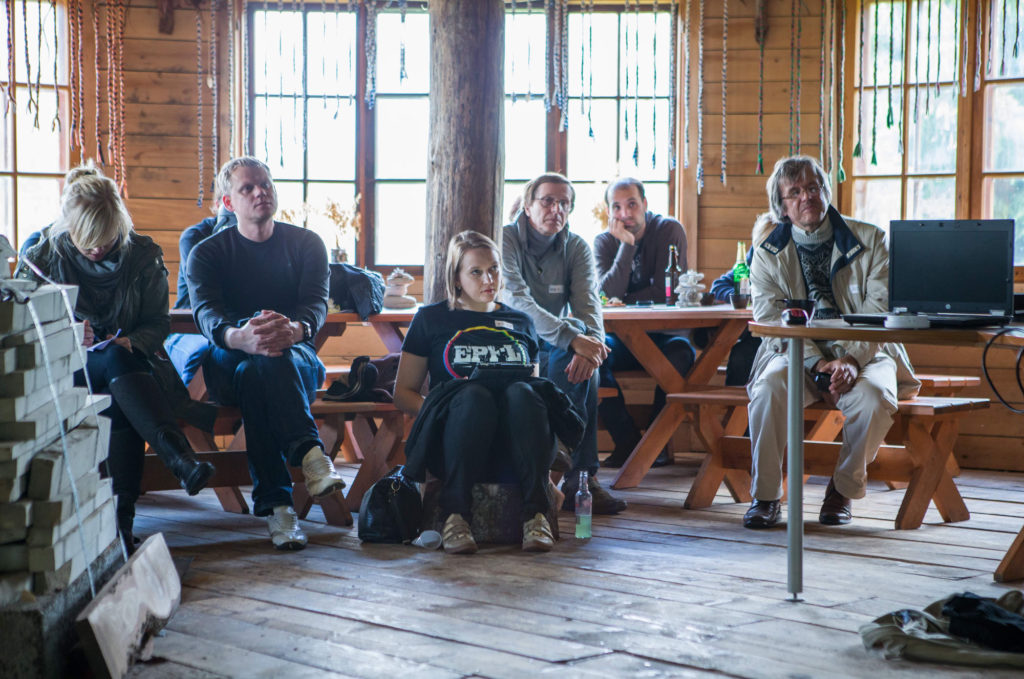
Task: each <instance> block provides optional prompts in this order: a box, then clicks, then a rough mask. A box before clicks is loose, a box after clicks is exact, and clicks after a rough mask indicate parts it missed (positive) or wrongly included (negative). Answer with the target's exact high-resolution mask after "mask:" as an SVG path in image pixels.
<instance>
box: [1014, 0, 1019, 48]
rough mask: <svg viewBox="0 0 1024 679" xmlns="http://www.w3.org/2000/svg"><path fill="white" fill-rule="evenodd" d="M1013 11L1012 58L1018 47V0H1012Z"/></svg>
mask: <svg viewBox="0 0 1024 679" xmlns="http://www.w3.org/2000/svg"><path fill="white" fill-rule="evenodd" d="M1013 13H1014V15H1015V16H1016V20H1015V23H1014V29H1013V58H1014V59H1016V58H1017V54H1018V48H1019V47H1020V0H1014V3H1013Z"/></svg>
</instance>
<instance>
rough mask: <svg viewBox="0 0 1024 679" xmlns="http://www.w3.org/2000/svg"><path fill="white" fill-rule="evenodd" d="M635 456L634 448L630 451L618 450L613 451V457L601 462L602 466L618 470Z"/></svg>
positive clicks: (610, 456)
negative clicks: (631, 456)
mask: <svg viewBox="0 0 1024 679" xmlns="http://www.w3.org/2000/svg"><path fill="white" fill-rule="evenodd" d="M632 454H633V450H632V448H631V449H629V450H621V449H619V448H616V449H615V450H613V451H612V453H611V455H609V456H608V457H606V458H604V459H603V460H601V466H602V467H607V468H609V469H618V468H619V467H621V466H622V465H624V464H626V460H628V459H629V456H630V455H632Z"/></svg>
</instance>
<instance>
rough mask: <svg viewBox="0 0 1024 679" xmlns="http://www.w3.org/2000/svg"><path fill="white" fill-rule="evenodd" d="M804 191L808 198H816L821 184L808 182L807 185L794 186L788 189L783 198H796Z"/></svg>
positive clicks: (819, 192) (819, 193)
mask: <svg viewBox="0 0 1024 679" xmlns="http://www.w3.org/2000/svg"><path fill="white" fill-rule="evenodd" d="M804 193H806V194H807V197H808V198H817V197H818V196H820V195H821V184H808V185H807V186H803V187H801V186H794V187H793V188H791V189H790V190H789V193H787V194H786V195H785V196H783V197H782V198H783V200H797V199H798V198H800V196H802V195H803V194H804Z"/></svg>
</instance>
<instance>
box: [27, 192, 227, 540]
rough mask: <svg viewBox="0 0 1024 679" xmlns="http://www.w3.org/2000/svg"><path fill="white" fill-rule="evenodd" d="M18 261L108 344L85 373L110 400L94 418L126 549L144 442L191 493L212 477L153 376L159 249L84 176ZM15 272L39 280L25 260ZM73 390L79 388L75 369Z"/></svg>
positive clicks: (87, 340) (87, 339)
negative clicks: (66, 296)
mask: <svg viewBox="0 0 1024 679" xmlns="http://www.w3.org/2000/svg"><path fill="white" fill-rule="evenodd" d="M23 259H27V260H28V261H30V262H32V264H33V265H34V266H35V267H36V268H37V269H38V270H39V271H40V272H41V273H42V274H43V275H45V277H46V278H49V279H50V280H52V281H54V282H56V283H66V284H71V285H77V286H78V297H77V302H76V304H75V316H76V317H77V318H78V319H80V320H81V321H82V322H83V325H84V327H85V334H84V338H83V341H82V345H83V346H86V347H92V346H93V345H96V344H99V343H100V342H103V341H106V340H109V341H110V342H109V344H107V345H106V346H105V347H104V348H102V349H99V348H97V349H96V350H94V351H89V352H88V355H87V363H86V367H85V371H88V375H89V381H90V383H91V385H92V389H93V391H94V392H96V393H107V394H110V395H111V396H112V397H113V403H112V404H111V406H110V407H109V408H107V409H106V410H104V411H103V412H102V413H101V414H102V415H105V416H107V417H109V418H110V420H111V432H110V447H109V452H108V457H107V462H106V471H107V473H108V474H109V476H110V477H111V478H112V480H113V486H114V494H115V495H116V496H117V525H118V532H119V533H120V534H121V539H122V540H123V541H124V544H125V547H126V549H127V550H128V552H129V553H131V552H132V551H134V540H133V536H132V524H133V521H134V518H135V502H136V500H137V499H138V497H139V492H140V486H141V481H142V469H143V456H144V453H145V444H146V443H149V445H150V446H152V448H153V450H154V451H155V452H156V454H157V455H158V457H159V458H160V460H161V461H162V462H163V463H164V464H165V465H167V467H168V469H170V470H171V472H173V473H174V475H175V476H176V477H177V478H178V480H179V481H180V482H181V486H182V488H184V489H185V490H186V491H188V493H189V495H195V494H196V493H198V492H199V491H200V490H202V489H203V488H204V487H205V486H206V483H207V481H208V480H209V479H210V476H211V475H212V474H213V471H214V469H213V465H211V464H210V463H208V462H202V463H200V462H197V461H196V459H195V454H194V453H193V451H192V447H191V446H190V445H189V443H188V441H187V440H186V439H185V436H184V434H182V432H181V430H180V429H179V428H178V425H177V421H176V420H175V417H174V415H173V413H172V410H171V406H170V403H169V401H168V397H167V395H166V394H167V391H168V390H169V388H170V387H169V386H168V385H166V384H161V382H159V381H158V380H157V378H156V377H154V373H153V370H154V368H153V361H154V360H156V359H155V354H156V352H157V351H159V350H160V349H161V348H162V346H163V341H164V338H165V337H167V333H168V331H169V330H170V316H169V315H168V313H167V303H168V287H167V269H165V268H164V261H163V252H162V251H161V250H160V246H159V245H157V244H156V243H155V242H153V239H151V238H149V237H148V236H143V235H141V234H139V233H136V232H135V230H134V228H133V227H132V221H131V217H130V216H129V215H128V211H127V210H126V209H125V206H124V203H123V202H122V201H121V197H120V195H119V194H118V191H117V185H116V184H115V183H114V182H113V181H112V180H111V179H109V178H107V177H102V176H89V177H83V178H81V179H79V180H78V181H77V182H75V183H74V184H72V185H70V186H68V187H67V189H66V190H65V192H64V196H63V202H62V210H61V216H60V217H59V218H58V219H57V221H56V222H55V223H54V225H53V227H52V228H51V230H50V233H49V235H48V236H47V237H46V238H44V239H43V240H41V241H40V242H39V243H37V244H36V245H35V246H33V247H32V248H31V249H30V250H29V251H28V252H27V253H25V255H24V256H23ZM19 275H23V276H25V277H27V278H34V279H36V280H41V276H39V275H38V274H37V273H36V271H35V270H34V269H32V268H31V267H29V266H28V265H27V264H25V263H24V262H22V266H21V269H20V270H19ZM172 372H173V370H172ZM75 384H76V385H77V386H85V375H84V374H83V371H81V370H80V371H78V372H77V373H76V374H75Z"/></svg>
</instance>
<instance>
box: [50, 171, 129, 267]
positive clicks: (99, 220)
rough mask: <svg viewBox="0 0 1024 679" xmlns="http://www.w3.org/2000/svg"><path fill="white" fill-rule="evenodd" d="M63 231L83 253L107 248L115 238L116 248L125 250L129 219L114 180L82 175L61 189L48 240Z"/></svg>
mask: <svg viewBox="0 0 1024 679" xmlns="http://www.w3.org/2000/svg"><path fill="white" fill-rule="evenodd" d="M65 231H66V232H67V233H68V235H69V236H70V237H71V241H72V242H73V243H74V244H75V246H76V247H79V248H81V249H83V250H90V249H92V248H97V247H102V246H104V245H108V244H109V243H111V242H113V241H114V240H115V239H116V240H117V241H118V247H128V243H129V241H128V238H129V236H130V235H131V233H132V231H133V227H132V218H131V217H130V216H129V215H128V210H127V209H126V208H125V206H124V202H123V201H122V200H121V196H120V194H119V193H118V191H117V184H115V183H114V180H112V179H110V178H108V177H104V176H101V175H98V174H97V175H83V176H81V177H79V178H78V179H77V180H76V181H75V182H73V183H71V184H69V185H67V186H66V187H64V196H63V200H62V203H61V216H60V217H59V218H58V219H57V221H56V222H55V223H54V228H53V232H52V234H51V237H55V236H57V235H59V234H61V233H64V232H65Z"/></svg>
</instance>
